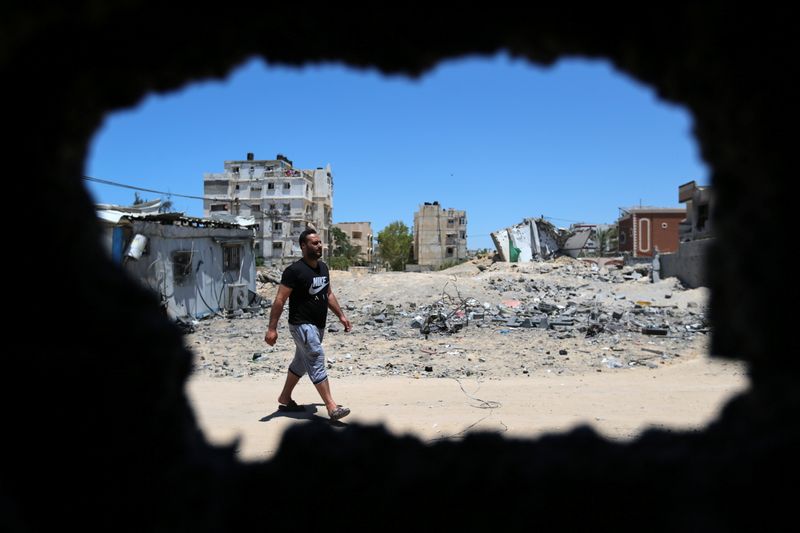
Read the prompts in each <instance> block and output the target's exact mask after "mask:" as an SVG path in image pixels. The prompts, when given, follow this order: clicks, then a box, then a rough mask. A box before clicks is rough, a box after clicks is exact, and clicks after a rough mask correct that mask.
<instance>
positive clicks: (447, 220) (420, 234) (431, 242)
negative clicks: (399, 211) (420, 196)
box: [413, 202, 467, 268]
mask: <svg viewBox="0 0 800 533" xmlns="http://www.w3.org/2000/svg"><path fill="white" fill-rule="evenodd" d="M413 254H414V260H415V261H416V263H417V265H420V266H429V267H432V268H438V267H439V266H441V265H442V263H445V262H447V261H460V260H465V259H466V258H467V212H466V211H463V210H458V209H452V208H450V209H443V208H442V207H441V206H440V205H439V202H425V203H424V204H423V205H421V206H420V207H419V210H418V211H417V212H416V213H414V241H413Z"/></svg>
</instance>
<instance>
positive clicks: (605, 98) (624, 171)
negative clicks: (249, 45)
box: [85, 54, 709, 249]
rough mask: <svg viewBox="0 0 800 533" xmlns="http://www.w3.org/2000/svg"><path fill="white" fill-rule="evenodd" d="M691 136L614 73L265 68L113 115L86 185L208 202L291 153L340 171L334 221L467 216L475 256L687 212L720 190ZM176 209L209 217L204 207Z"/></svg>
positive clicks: (480, 66) (183, 203) (470, 63)
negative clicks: (557, 229) (215, 187)
mask: <svg viewBox="0 0 800 533" xmlns="http://www.w3.org/2000/svg"><path fill="white" fill-rule="evenodd" d="M691 129H692V118H691V116H690V115H689V113H688V112H687V111H686V110H685V109H683V108H681V107H677V106H674V105H672V104H667V103H665V102H662V101H660V100H658V99H657V97H656V96H655V94H654V92H653V90H652V89H650V88H648V87H645V86H642V85H640V84H638V83H636V82H634V81H633V80H631V79H630V78H628V77H627V76H624V75H622V74H619V73H618V72H616V71H615V70H614V69H613V68H612V67H611V66H610V65H609V64H608V63H606V62H601V61H588V60H583V59H570V60H562V61H561V62H559V63H558V64H556V65H555V66H553V67H549V68H542V67H538V66H534V65H531V64H529V63H527V62H525V61H522V60H514V59H510V58H509V57H507V56H506V55H504V54H499V55H496V56H493V57H468V58H463V59H459V60H453V61H449V62H446V63H442V64H440V65H439V66H438V67H437V68H436V69H435V70H434V71H432V72H430V73H428V74H426V75H425V76H423V77H422V78H420V79H417V80H411V79H408V78H404V77H400V76H392V77H385V76H383V75H381V74H379V73H377V72H375V71H372V70H354V69H351V68H349V67H344V66H341V65H333V64H330V65H318V66H313V67H306V68H304V69H296V68H287V67H282V66H268V65H266V64H265V63H264V62H263V61H261V60H252V61H249V62H247V63H245V64H244V65H243V66H242V67H240V68H239V69H237V70H236V71H234V72H233V73H232V74H231V75H230V76H229V78H228V79H226V80H224V81H218V80H214V81H207V82H200V83H193V84H191V85H188V86H186V87H185V88H184V89H183V90H181V91H178V92H175V93H170V94H166V95H151V96H149V97H147V98H146V99H144V100H143V101H142V103H141V104H140V105H139V106H138V107H136V108H135V109H131V110H126V111H121V112H117V113H114V114H112V115H109V116H108V117H107V118H106V121H105V123H104V125H103V127H102V128H101V129H100V130H99V131H98V132H97V134H96V136H95V138H94V140H93V142H92V146H91V149H90V154H89V158H88V161H87V164H86V170H85V172H86V174H87V175H89V176H92V177H96V178H101V179H106V180H111V181H116V182H121V183H126V184H129V185H134V186H138V187H144V188H148V189H156V190H163V191H169V192H172V193H177V194H185V195H192V196H202V194H203V173H204V172H221V171H222V167H223V161H225V160H231V159H244V158H245V157H246V154H247V152H254V153H255V157H256V159H273V158H274V157H275V155H276V154H278V153H282V154H285V155H286V156H287V157H289V159H291V160H292V161H294V165H295V167H298V168H316V167H320V166H325V165H326V164H328V163H330V164H331V167H332V170H333V177H334V210H333V218H334V222H346V221H364V220H367V221H371V222H372V227H373V230H374V231H375V232H376V233H377V232H378V231H379V230H380V229H382V228H383V227H384V226H386V225H387V224H389V223H390V222H392V221H395V220H402V221H403V222H405V223H406V224H407V225H408V226H409V227H411V225H412V224H413V220H414V211H415V210H416V209H417V207H418V206H419V205H420V204H422V203H423V202H426V201H427V202H430V201H434V200H438V201H439V203H440V204H442V206H443V207H446V208H449V207H453V208H456V209H466V211H467V218H468V226H467V230H468V231H467V234H468V246H469V248H471V249H475V248H490V249H491V248H492V244H491V239H490V238H489V232H490V231H494V230H496V229H499V228H503V227H506V226H509V225H511V224H514V223H516V222H519V221H520V220H521V219H522V218H525V217H531V216H540V215H544V216H545V217H549V218H550V219H551V221H552V222H553V223H554V224H556V225H558V226H564V227H566V226H569V224H570V223H571V222H589V223H610V222H613V221H615V220H616V218H617V215H618V208H619V207H629V206H632V205H639V204H640V203H641V204H643V205H655V206H659V207H679V206H680V204H678V202H677V196H678V185H680V184H682V183H685V182H687V181H690V180H693V179H694V180H697V181H698V183H700V184H707V183H708V181H709V178H708V175H709V173H708V169H707V166H706V165H705V163H704V162H702V161H701V160H700V156H699V151H698V148H697V146H696V143H695V141H694V139H693V137H692V134H691ZM87 186H88V188H89V190H90V192H91V194H92V196H93V198H94V199H95V201H96V202H99V203H121V204H130V203H132V201H133V196H134V193H133V191H132V190H130V189H123V188H118V187H112V186H108V185H100V184H95V183H91V182H87ZM140 195H141V196H142V197H144V198H147V199H155V198H157V197H158V196H159V195H157V194H153V193H147V192H145V193H140ZM172 200H173V202H174V203H175V207H176V209H177V210H179V211H183V212H185V213H187V214H189V215H192V216H202V202H201V201H199V200H190V199H184V198H178V197H173V198H172Z"/></svg>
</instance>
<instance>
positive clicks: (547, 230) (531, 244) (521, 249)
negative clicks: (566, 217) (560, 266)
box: [491, 217, 592, 263]
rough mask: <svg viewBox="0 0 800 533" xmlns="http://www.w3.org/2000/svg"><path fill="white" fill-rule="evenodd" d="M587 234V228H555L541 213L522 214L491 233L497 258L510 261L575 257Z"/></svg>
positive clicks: (586, 238) (589, 230) (587, 236)
mask: <svg viewBox="0 0 800 533" xmlns="http://www.w3.org/2000/svg"><path fill="white" fill-rule="evenodd" d="M591 235H592V230H591V229H590V228H580V229H578V230H577V231H567V230H564V229H561V228H556V227H555V226H554V225H553V224H551V223H550V222H548V221H546V220H545V219H544V218H543V217H542V218H537V219H532V218H526V219H524V220H523V221H522V222H520V223H519V224H516V225H514V226H511V227H508V228H505V229H502V230H498V231H495V232H492V234H491V236H492V242H494V246H495V248H496V250H497V255H498V258H499V260H500V261H507V262H511V263H517V262H519V263H524V262H528V261H543V260H546V259H552V258H554V257H556V255H557V254H561V255H569V256H570V257H578V254H579V253H580V252H581V250H583V249H584V247H585V246H586V243H587V242H588V241H589V238H590V237H591Z"/></svg>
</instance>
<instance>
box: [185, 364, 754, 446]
mask: <svg viewBox="0 0 800 533" xmlns="http://www.w3.org/2000/svg"><path fill="white" fill-rule="evenodd" d="M282 385H283V376H281V375H275V374H273V375H260V376H248V377H244V378H238V379H237V378H230V377H226V378H213V377H208V376H195V377H193V378H192V379H191V380H190V382H189V385H188V393H189V397H190V399H191V401H192V404H193V405H194V408H195V412H196V415H197V417H198V422H199V425H200V427H201V428H202V429H203V430H204V432H205V434H206V436H207V438H208V439H209V440H210V441H211V442H213V443H215V444H219V445H231V444H235V445H236V448H237V451H238V456H239V457H240V458H241V459H243V460H261V459H268V458H270V457H271V456H272V455H273V454H274V453H275V452H276V450H277V449H278V447H279V445H280V439H281V435H282V433H283V431H284V430H286V429H287V428H288V427H290V426H291V425H293V424H307V423H309V421H311V420H319V421H324V422H326V423H331V424H334V425H336V426H339V427H344V426H346V425H347V424H381V425H383V426H385V427H386V428H387V429H389V430H390V431H391V432H393V433H395V434H397V435H412V436H415V437H417V438H419V439H421V440H423V441H427V442H433V441H435V440H437V439H445V438H453V439H457V438H460V437H462V436H463V435H465V434H466V432H469V431H496V432H502V433H503V434H504V435H505V436H507V437H514V438H518V437H526V438H530V437H537V436H541V435H543V434H546V433H549V432H561V431H566V430H569V429H570V428H572V427H574V426H576V425H581V424H589V425H591V426H592V427H593V428H595V430H596V431H598V432H599V433H601V434H603V435H606V436H608V437H610V438H614V439H621V440H625V439H631V438H633V437H635V436H636V435H638V434H639V433H640V432H641V431H643V430H645V429H647V428H649V427H657V428H661V429H665V428H669V429H673V430H696V429H699V428H701V427H703V426H704V425H706V424H708V423H709V422H710V421H711V420H713V419H714V417H715V416H716V415H717V414H718V412H719V410H720V408H721V407H722V406H723V405H724V403H725V402H726V401H727V400H728V399H729V398H730V397H731V396H732V395H734V394H736V393H738V392H740V391H743V390H745V389H746V388H747V376H746V373H745V371H744V368H743V366H742V365H741V364H739V363H733V362H725V361H719V360H712V359H710V358H708V357H699V358H694V359H692V360H689V361H685V362H681V363H677V364H673V365H669V366H667V367H664V368H659V369H649V368H628V369H618V370H614V371H607V372H593V373H587V374H584V375H555V374H552V373H550V374H548V373H546V372H544V373H540V374H537V375H532V376H531V377H525V378H519V377H512V378H498V379H487V380H482V381H479V380H476V379H470V378H467V379H463V380H461V379H459V380H457V379H455V378H439V379H414V378H408V377H399V376H397V377H375V376H347V377H339V378H334V379H332V380H331V386H332V390H333V393H334V398H336V400H337V402H339V403H341V404H344V405H347V406H349V407H350V408H351V409H352V413H351V414H350V416H348V417H346V418H344V419H342V420H341V421H339V422H328V421H327V420H328V419H327V413H326V412H325V408H324V406H322V405H321V402H320V400H319V397H318V396H317V394H316V391H315V390H314V388H313V387H312V385H311V384H310V383H309V382H308V381H307V380H304V381H301V382H300V384H299V385H298V387H297V389H296V390H295V399H296V400H297V402H298V403H301V404H304V405H305V406H306V412H304V413H282V412H279V411H277V397H278V394H279V392H280V389H281V386H282Z"/></svg>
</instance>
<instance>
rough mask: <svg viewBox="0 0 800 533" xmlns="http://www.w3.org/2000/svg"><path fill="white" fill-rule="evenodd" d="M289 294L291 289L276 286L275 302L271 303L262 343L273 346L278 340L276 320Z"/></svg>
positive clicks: (278, 318) (284, 286) (279, 316)
mask: <svg viewBox="0 0 800 533" xmlns="http://www.w3.org/2000/svg"><path fill="white" fill-rule="evenodd" d="M290 294H292V289H290V288H289V287H287V286H286V285H278V294H277V295H276V296H275V301H274V302H272V309H271V310H270V313H269V327H268V328H267V334H266V335H264V341H265V342H266V343H267V344H269V345H270V346H274V345H275V342H276V341H277V340H278V320H280V318H281V314H282V313H283V306H284V305H285V304H286V300H287V299H288V298H289V295H290Z"/></svg>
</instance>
